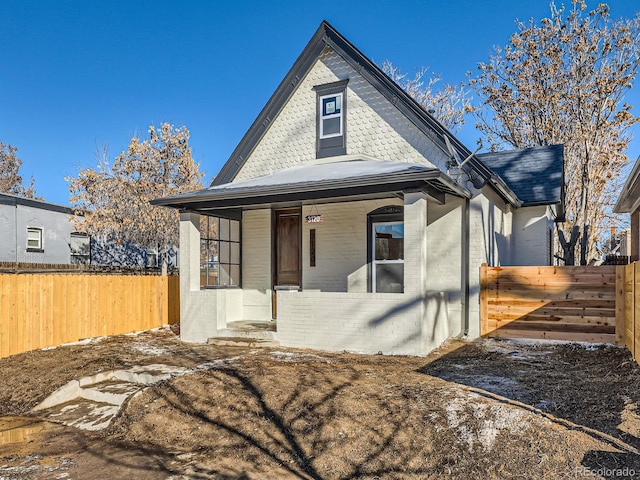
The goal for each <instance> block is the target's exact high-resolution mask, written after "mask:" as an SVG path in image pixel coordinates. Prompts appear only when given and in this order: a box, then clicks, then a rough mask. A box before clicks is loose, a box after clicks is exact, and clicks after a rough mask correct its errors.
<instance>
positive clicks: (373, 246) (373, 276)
mask: <svg viewBox="0 0 640 480" xmlns="http://www.w3.org/2000/svg"><path fill="white" fill-rule="evenodd" d="M377 225H404V221H399V220H396V221H391V222H373V223H372V224H371V245H370V248H371V263H372V268H371V292H372V293H378V292H377V290H376V265H389V264H394V263H402V264H404V258H403V259H400V260H376V226H377ZM403 256H404V252H403ZM402 290H403V291H404V279H402Z"/></svg>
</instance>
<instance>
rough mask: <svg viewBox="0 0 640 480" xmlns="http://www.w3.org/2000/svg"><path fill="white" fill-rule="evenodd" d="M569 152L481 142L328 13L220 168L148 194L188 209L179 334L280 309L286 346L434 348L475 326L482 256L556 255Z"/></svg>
mask: <svg viewBox="0 0 640 480" xmlns="http://www.w3.org/2000/svg"><path fill="white" fill-rule="evenodd" d="M514 154H515V155H516V156H515V157H514V156H513V155H514ZM465 160H466V161H465ZM462 162H464V163H462ZM461 164H462V167H461V168H460V165H461ZM562 165H563V160H562V147H559V146H552V147H543V148H535V149H528V150H521V151H517V152H500V153H489V154H483V155H473V154H472V153H471V152H470V151H469V150H468V149H467V148H466V147H465V146H464V145H463V144H462V143H461V142H460V141H459V140H458V139H456V138H455V136H454V135H453V134H451V133H450V132H449V131H447V130H446V129H445V128H444V127H443V126H442V125H440V124H439V123H438V122H437V121H436V120H435V119H434V118H433V117H432V116H431V115H430V114H429V113H427V112H426V111H425V110H424V109H422V108H421V107H420V106H419V105H418V104H416V103H415V102H414V101H413V100H412V99H411V98H410V97H408V96H407V95H406V94H405V92H404V91H402V90H401V89H400V88H399V87H398V86H397V85H396V84H395V83H394V82H393V81H391V80H390V79H389V78H388V77H387V76H386V75H385V74H384V73H383V72H382V71H381V70H380V69H379V68H378V67H377V66H376V65H375V64H374V63H372V62H371V61H370V60H369V59H368V58H367V57H365V56H364V55H363V54H362V53H361V52H360V51H359V50H357V49H356V48H355V47H354V46H353V45H352V44H351V43H349V42H348V41H347V40H346V39H345V38H344V37H342V35H340V33H338V32H337V31H336V30H335V29H334V28H333V27H331V26H330V25H329V24H328V23H326V22H322V24H321V25H320V27H319V29H318V31H317V32H316V33H315V35H314V36H313V38H312V39H311V41H310V42H309V44H308V45H307V46H306V47H305V49H304V51H303V52H302V54H301V55H300V57H299V58H298V60H297V61H296V62H295V64H294V65H293V67H292V69H291V70H290V71H289V73H288V74H287V76H286V77H285V78H284V80H283V81H282V83H281V84H280V86H279V87H278V89H277V90H276V92H275V93H274V94H273V96H272V97H271V99H270V100H269V101H268V103H267V105H266V106H265V107H264V109H263V110H262V112H261V113H260V114H259V116H258V118H257V119H256V120H255V122H254V123H253V125H252V126H251V128H250V129H249V131H248V132H247V133H246V134H245V136H244V138H243V139H242V140H241V142H240V144H239V145H238V147H237V148H236V150H235V151H234V152H233V154H232V155H231V157H230V159H229V160H228V161H227V163H226V164H225V165H224V167H223V168H222V170H221V171H220V173H219V174H218V175H217V176H216V180H215V181H214V182H213V184H212V185H211V186H210V187H209V188H206V189H204V190H200V191H196V192H191V193H187V194H182V195H178V196H174V197H168V198H163V199H158V200H155V201H154V202H153V203H154V204H158V205H166V206H169V207H173V208H178V209H180V211H181V227H180V251H181V261H180V277H181V335H182V338H183V339H184V340H186V341H191V342H202V341H206V340H207V339H208V338H210V337H214V336H216V335H218V332H219V331H220V330H222V329H225V328H227V327H228V326H229V324H231V323H233V322H237V321H241V320H251V321H265V322H271V321H272V320H274V319H276V320H277V338H278V340H279V341H280V342H281V344H283V345H285V346H293V347H312V348H319V349H327V350H350V351H360V352H370V353H375V352H384V353H398V354H410V355H424V354H427V353H428V352H429V351H430V350H432V349H433V348H435V347H437V346H438V345H439V344H440V343H441V342H442V341H444V340H445V339H447V338H449V337H452V336H459V335H467V336H470V337H474V336H477V335H479V307H478V305H479V303H478V292H479V288H478V287H479V268H480V265H481V264H482V263H484V262H487V263H489V264H493V265H499V264H503V265H506V264H531V263H533V264H549V263H550V262H551V256H550V252H551V251H552V249H551V245H550V244H549V242H550V239H551V238H553V237H552V235H549V229H550V228H551V227H552V226H553V219H554V218H555V220H556V221H557V220H559V219H561V217H562V212H563V208H562V200H563V172H562V168H563V167H562ZM454 172H456V173H454Z"/></svg>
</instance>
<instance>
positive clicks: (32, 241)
mask: <svg viewBox="0 0 640 480" xmlns="http://www.w3.org/2000/svg"><path fill="white" fill-rule="evenodd" d="M42 250H43V249H42V228H39V227H27V251H28V252H41V251H42Z"/></svg>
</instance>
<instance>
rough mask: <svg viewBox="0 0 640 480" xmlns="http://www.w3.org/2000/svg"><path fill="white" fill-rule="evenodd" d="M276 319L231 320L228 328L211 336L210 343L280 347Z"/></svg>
mask: <svg viewBox="0 0 640 480" xmlns="http://www.w3.org/2000/svg"><path fill="white" fill-rule="evenodd" d="M276 338H277V337H276V322H275V321H271V322H269V321H247V320H244V321H239V322H229V323H228V324H227V328H223V329H220V330H218V335H217V336H215V337H213V338H210V339H209V340H208V341H207V343H208V344H209V345H224V346H243V347H252V348H253V347H279V346H280V342H278V341H277V340H276Z"/></svg>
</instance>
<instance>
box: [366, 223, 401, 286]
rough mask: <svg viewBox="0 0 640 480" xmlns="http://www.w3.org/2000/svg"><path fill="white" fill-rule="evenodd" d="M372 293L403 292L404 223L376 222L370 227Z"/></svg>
mask: <svg viewBox="0 0 640 480" xmlns="http://www.w3.org/2000/svg"><path fill="white" fill-rule="evenodd" d="M372 228H373V232H372V235H371V238H372V239H373V245H372V246H371V247H372V248H373V252H372V259H373V265H372V271H371V275H372V282H371V285H372V291H373V292H378V293H402V292H403V291H404V223H403V222H378V223H373V225H372Z"/></svg>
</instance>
